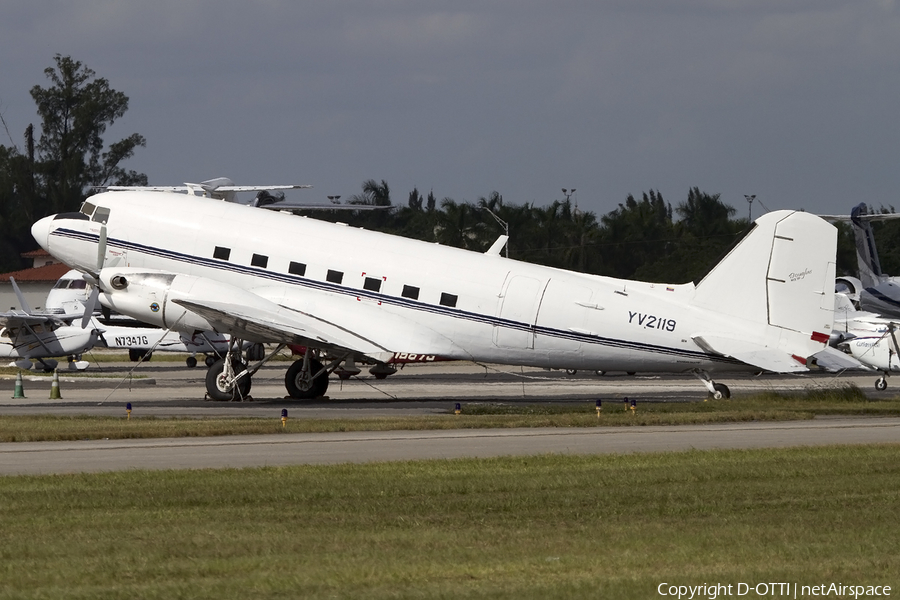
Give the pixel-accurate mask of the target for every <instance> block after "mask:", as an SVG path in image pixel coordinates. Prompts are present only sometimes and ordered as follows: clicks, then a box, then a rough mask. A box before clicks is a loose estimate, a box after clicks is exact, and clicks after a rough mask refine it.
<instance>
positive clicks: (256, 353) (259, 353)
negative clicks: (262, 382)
mask: <svg viewBox="0 0 900 600" xmlns="http://www.w3.org/2000/svg"><path fill="white" fill-rule="evenodd" d="M246 354H247V360H248V361H249V362H259V361H261V360H262V359H263V358H265V356H266V347H265V346H263V345H262V344H253V345H252V346H250V347H249V348H247V352H246Z"/></svg>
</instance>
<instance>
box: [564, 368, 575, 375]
mask: <svg viewBox="0 0 900 600" xmlns="http://www.w3.org/2000/svg"><path fill="white" fill-rule="evenodd" d="M577 373H578V370H577V369H566V375H576V374H577Z"/></svg>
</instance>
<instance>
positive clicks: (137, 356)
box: [128, 348, 150, 362]
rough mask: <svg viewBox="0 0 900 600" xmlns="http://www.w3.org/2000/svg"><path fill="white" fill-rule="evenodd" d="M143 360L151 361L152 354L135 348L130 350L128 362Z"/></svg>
mask: <svg viewBox="0 0 900 600" xmlns="http://www.w3.org/2000/svg"><path fill="white" fill-rule="evenodd" d="M145 357H146V358H145ZM142 358H143V359H144V360H150V353H149V352H147V351H146V350H138V349H135V348H130V349H129V350H128V360H130V361H131V362H137V361H139V360H141V359H142Z"/></svg>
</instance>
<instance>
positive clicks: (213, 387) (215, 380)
mask: <svg viewBox="0 0 900 600" xmlns="http://www.w3.org/2000/svg"><path fill="white" fill-rule="evenodd" d="M231 368H232V369H233V370H234V372H235V373H240V372H241V371H243V370H244V365H243V364H242V363H241V362H240V361H236V360H235V361H232V363H231ZM224 372H225V359H224V358H220V359H219V360H217V361H216V362H215V363H214V364H213V366H211V367H210V368H209V371H207V372H206V393H207V394H208V395H209V397H210V398H212V399H213V400H215V401H217V402H231V401H232V400H242V399H244V398H246V397H247V396H248V395H249V394H250V386H251V384H252V381H251V379H250V377H248V376H246V375H245V376H244V377H241V378H240V379H239V380H238V381H237V385H234V386H232V387H231V388H228V387H226V385H225V382H224V381H223V377H222V376H223V375H224Z"/></svg>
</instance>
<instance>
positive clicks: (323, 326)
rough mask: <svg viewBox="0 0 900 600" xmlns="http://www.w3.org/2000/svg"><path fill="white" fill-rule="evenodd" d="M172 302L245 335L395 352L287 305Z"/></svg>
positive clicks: (375, 354)
mask: <svg viewBox="0 0 900 600" xmlns="http://www.w3.org/2000/svg"><path fill="white" fill-rule="evenodd" d="M173 302H175V303H176V304H179V305H180V306H183V307H184V308H186V309H188V310H190V311H192V312H195V313H197V314H198V315H200V316H201V317H203V318H204V319H206V320H207V321H209V323H210V324H212V325H214V326H215V327H216V329H218V330H221V331H226V332H229V333H232V334H234V335H236V336H237V337H240V338H243V339H248V340H257V341H264V342H280V343H286V344H300V345H307V346H316V347H325V348H329V349H337V350H352V351H354V352H359V353H360V354H365V355H367V356H371V357H372V358H375V359H378V360H383V359H386V358H385V357H388V358H389V357H390V356H393V352H394V351H393V350H391V349H389V348H385V347H384V346H382V345H380V344H378V343H377V342H375V341H373V340H370V339H368V338H365V337H363V336H361V335H358V334H356V333H354V332H353V331H351V330H349V329H346V328H344V327H341V326H340V325H337V324H335V323H331V322H330V321H326V320H325V319H321V318H319V317H316V316H314V315H311V314H309V313H304V312H301V311H296V310H292V309H288V308H284V307H281V309H282V310H279V311H277V312H275V311H267V310H261V309H259V308H248V307H244V306H239V305H236V304H229V303H227V302H215V301H206V300H204V301H203V302H202V303H200V302H194V301H191V300H173Z"/></svg>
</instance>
